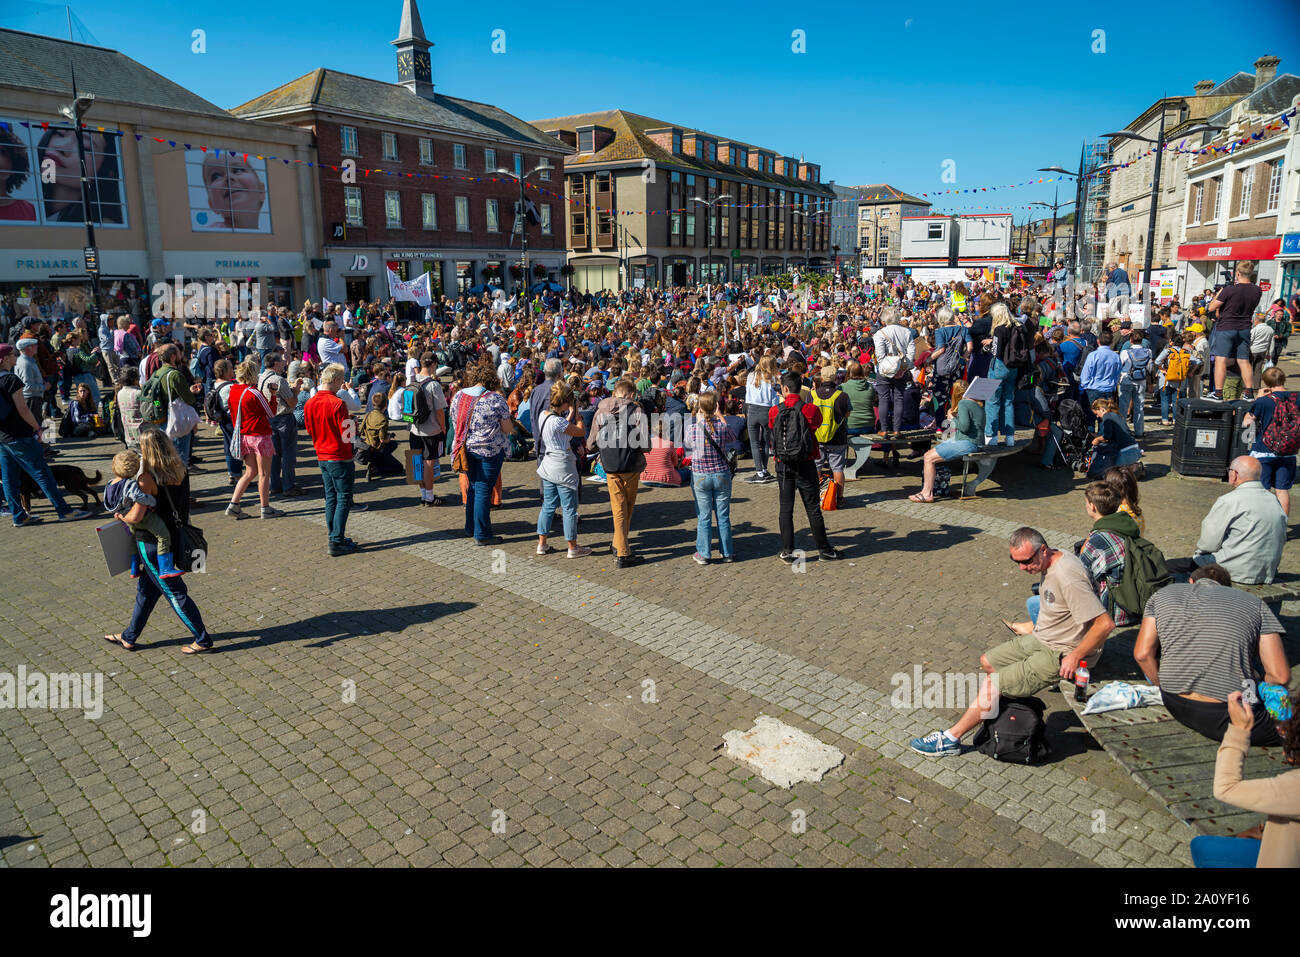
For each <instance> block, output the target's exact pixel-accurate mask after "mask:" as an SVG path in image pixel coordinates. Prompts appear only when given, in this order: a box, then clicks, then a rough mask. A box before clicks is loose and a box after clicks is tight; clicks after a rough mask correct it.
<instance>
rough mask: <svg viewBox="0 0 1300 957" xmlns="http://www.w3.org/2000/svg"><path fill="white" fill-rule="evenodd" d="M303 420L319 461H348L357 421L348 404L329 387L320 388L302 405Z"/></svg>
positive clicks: (350, 456)
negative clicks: (349, 413)
mask: <svg viewBox="0 0 1300 957" xmlns="http://www.w3.org/2000/svg"><path fill="white" fill-rule="evenodd" d="M302 421H303V424H304V425H305V426H306V427H307V434H308V435H310V436H311V441H312V444H313V445H314V446H315V447H316V458H317V460H318V461H321V462H350V461H351V460H352V439H353V438H354V437H355V436H356V424H355V423H354V422H353V421H352V418H351V416H349V415H348V407H347V406H346V405H344V404H343V400H342V399H340V398H339V397H338V396H337V395H335V394H334V393H333V392H330V391H329V390H328V389H321V390H319V391H318V392H317V393H316V394H315V395H314V396H312V397H311V398H310V399H308V400H307V404H306V405H304V406H303V407H302Z"/></svg>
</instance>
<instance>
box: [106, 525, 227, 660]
mask: <svg viewBox="0 0 1300 957" xmlns="http://www.w3.org/2000/svg"><path fill="white" fill-rule="evenodd" d="M135 547H136V552H137V554H138V555H139V558H140V577H139V578H137V579H136V580H135V608H134V609H133V610H132V611H131V623H130V624H129V625H127V626H126V630H124V631H123V632H122V640H123V641H125V642H127V643H128V644H132V645H133V644H135V643H136V642H137V641H139V640H140V633H141V632H142V631H144V627H145V625H147V624H148V623H149V616H150V615H151V614H153V609H154V606H155V605H157V604H158V599H159V598H166V599H167V604H169V605H171V606H172V611H174V612H176V617H177V618H179V619H180V620H181V624H183V625H184V626H185V627H186V628H187V629H189V632H190V634H191V635H193V636H194V643H195V644H196V645H201V646H202V647H204V648H211V647H212V638H211V637H210V636H209V635H208V629H207V627H206V626H205V625H204V624H203V615H202V614H201V613H200V612H199V606H198V605H196V604H195V603H194V599H193V598H191V597H190V593H189V591H188V590H187V589H186V587H185V582H184V581H183V580H182V579H181V578H179V577H176V578H163V577H162V576H161V575H159V573H158V546H157V545H153V544H146V543H144V542H136V545H135Z"/></svg>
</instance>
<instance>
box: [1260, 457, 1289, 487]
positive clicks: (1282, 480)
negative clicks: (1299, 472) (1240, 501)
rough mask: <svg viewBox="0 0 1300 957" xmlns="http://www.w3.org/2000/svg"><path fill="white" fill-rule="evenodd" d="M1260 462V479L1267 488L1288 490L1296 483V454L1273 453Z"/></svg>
mask: <svg viewBox="0 0 1300 957" xmlns="http://www.w3.org/2000/svg"><path fill="white" fill-rule="evenodd" d="M1256 461H1257V462H1259V481H1260V484H1261V485H1263V486H1264V488H1267V489H1277V490H1278V491H1279V492H1285V491H1288V490H1289V489H1290V488H1291V486H1292V485H1294V484H1295V456H1294V455H1271V456H1269V457H1268V458H1266V459H1263V458H1261V459H1256Z"/></svg>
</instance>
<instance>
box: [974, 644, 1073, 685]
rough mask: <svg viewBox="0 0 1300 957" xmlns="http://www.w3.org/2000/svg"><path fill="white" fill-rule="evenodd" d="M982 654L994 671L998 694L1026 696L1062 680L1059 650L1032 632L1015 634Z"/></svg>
mask: <svg viewBox="0 0 1300 957" xmlns="http://www.w3.org/2000/svg"><path fill="white" fill-rule="evenodd" d="M984 657H985V658H987V659H988V662H989V664H990V665H992V666H993V670H994V671H995V672H996V673H997V676H998V693H999V694H1003V695H1007V696H1009V697H1012V698H1028V697H1030V696H1031V695H1036V694H1038V692H1040V691H1043V690H1045V689H1047V688H1051V687H1053V686H1054V685H1055V684H1056V683H1057V682H1058V681H1060V680H1061V653H1060V652H1059V651H1053V650H1052V649H1051V648H1048V647H1047V646H1046V645H1045V644H1043V643H1042V642H1041V641H1039V640H1038V639H1037V638H1035V637H1034V636H1033V635H1017V636H1016V637H1014V638H1012V639H1011V640H1010V641H1004V642H1003V643H1002V644H1000V645H998V646H997V647H996V648H994V649H992V650H991V651H986V652H985V653H984Z"/></svg>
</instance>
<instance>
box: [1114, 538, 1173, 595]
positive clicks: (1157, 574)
mask: <svg viewBox="0 0 1300 957" xmlns="http://www.w3.org/2000/svg"><path fill="white" fill-rule="evenodd" d="M1111 534H1112V535H1116V534H1118V533H1117V532H1114V531H1111ZM1119 537H1120V539H1121V540H1123V542H1124V572H1123V574H1122V575H1121V576H1120V580H1119V584H1117V585H1115V586H1114V587H1112V588H1111V589H1110V590H1109V591H1108V592H1107V594H1108V595H1109V596H1110V597H1111V598H1112V599H1114V601H1115V604H1117V605H1119V607H1120V608H1123V609H1124V610H1125V611H1127V612H1129V613H1130V614H1134V615H1141V614H1142V613H1143V611H1145V610H1146V607H1147V601H1148V600H1149V599H1150V598H1151V596H1152V595H1154V594H1155V593H1156V592H1158V591H1159V590H1160V589H1162V588H1164V587H1165V586H1166V585H1169V584H1171V583H1172V582H1173V580H1174V576H1173V575H1171V574H1169V569H1168V567H1166V565H1165V555H1164V552H1162V551H1160V549H1158V548H1156V547H1155V546H1154V545H1152V544H1151V543H1150V542H1148V541H1147V540H1146V539H1145V538H1142V537H1141V536H1137V537H1136V538H1129V537H1128V536H1127V535H1120V536H1119Z"/></svg>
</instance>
